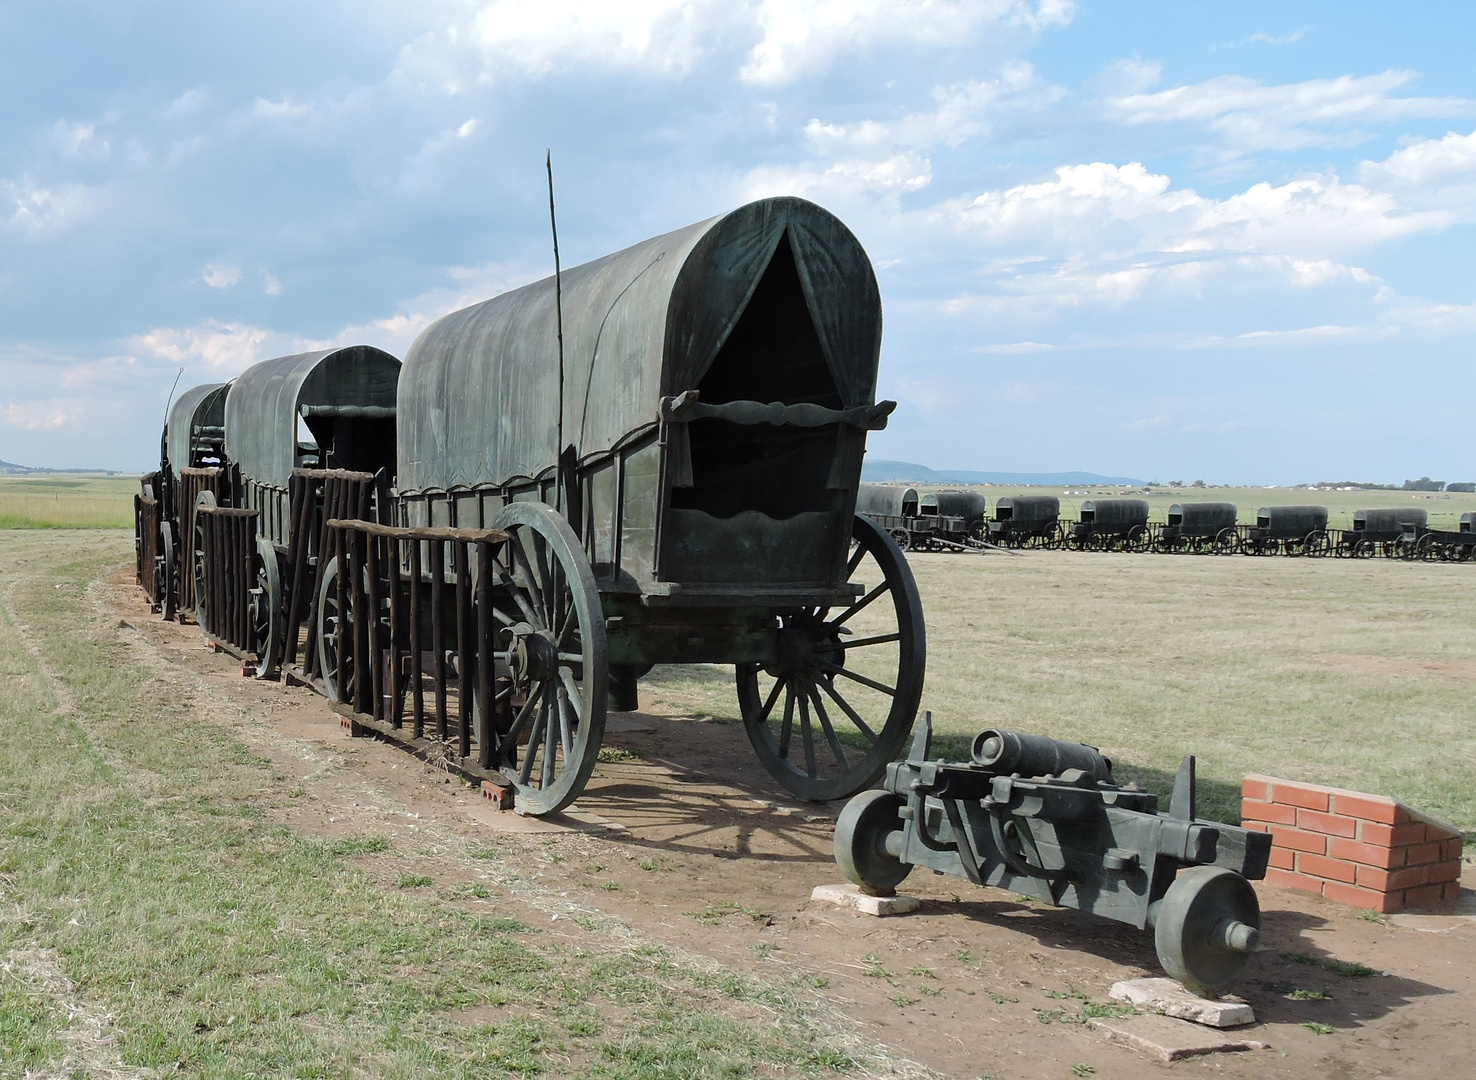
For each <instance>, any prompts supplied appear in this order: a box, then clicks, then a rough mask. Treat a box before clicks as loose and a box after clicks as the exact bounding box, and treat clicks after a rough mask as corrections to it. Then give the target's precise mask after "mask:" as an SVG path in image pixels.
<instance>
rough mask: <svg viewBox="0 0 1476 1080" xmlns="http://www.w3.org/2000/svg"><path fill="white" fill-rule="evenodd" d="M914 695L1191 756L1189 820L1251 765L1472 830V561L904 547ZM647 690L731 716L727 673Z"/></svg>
mask: <svg viewBox="0 0 1476 1080" xmlns="http://www.w3.org/2000/svg"><path fill="white" fill-rule="evenodd" d="M911 565H912V567H913V570H914V573H915V574H916V576H917V580H918V584H919V587H920V589H921V590H922V595H923V607H924V610H925V612H926V615H927V625H928V674H927V688H926V691H925V693H924V697H923V707H924V708H927V709H931V710H932V711H933V719H934V727H935V730H937V731H939V732H941V733H943V734H945V735H947V736H955V737H957V738H956V739H953V740H950V741H945V743H944V746H945V748H946V749H947V750H948V751H949V752H950V753H954V754H958V753H963V752H965V751H964V737H966V736H971V735H972V734H973V733H974V732H976V731H978V730H980V729H981V728H984V727H992V726H1000V727H1010V728H1017V729H1019V730H1023V731H1029V732H1039V733H1042V734H1047V735H1052V736H1055V737H1058V738H1063V739H1074V740H1081V741H1084V742H1088V743H1092V744H1093V745H1096V746H1099V747H1101V748H1102V749H1103V751H1104V752H1105V753H1107V754H1108V755H1109V756H1110V757H1111V758H1112V759H1113V760H1114V761H1115V762H1116V763H1117V772H1118V776H1119V778H1120V779H1122V778H1127V779H1137V780H1139V781H1141V782H1144V783H1146V784H1147V785H1148V786H1149V787H1150V789H1153V790H1158V791H1160V792H1164V791H1167V790H1168V789H1169V787H1170V786H1171V778H1172V774H1173V772H1174V770H1175V769H1176V768H1177V766H1178V764H1179V760H1180V757H1181V756H1182V755H1183V754H1186V753H1193V754H1195V755H1197V757H1198V760H1199V778H1200V796H1201V806H1202V812H1207V813H1209V814H1211V815H1213V816H1217V817H1219V818H1220V819H1222V820H1229V821H1235V820H1238V812H1239V805H1238V800H1239V784H1240V778H1241V777H1242V776H1243V775H1244V774H1246V773H1249V772H1265V773H1272V774H1275V775H1279V776H1286V777H1290V778H1295V779H1301V780H1309V781H1314V782H1318V783H1326V784H1334V785H1338V786H1344V787H1351V788H1355V789H1359V790H1364V791H1371V792H1377V793H1381V794H1387V795H1392V796H1396V797H1398V798H1401V799H1406V800H1408V801H1409V802H1410V803H1411V804H1413V805H1414V806H1416V807H1417V808H1420V809H1423V810H1425V811H1428V812H1431V813H1435V814H1440V815H1442V816H1444V817H1447V818H1450V819H1452V820H1454V821H1456V822H1457V823H1459V824H1461V825H1463V826H1467V827H1469V826H1472V825H1473V824H1476V697H1473V689H1476V682H1473V680H1476V622H1473V620H1472V619H1471V618H1470V615H1469V612H1470V610H1471V607H1472V604H1473V603H1476V567H1472V566H1469V565H1461V564H1425V563H1404V562H1396V561H1389V560H1381V559H1380V560H1348V559H1331V558H1328V559H1286V558H1264V559H1251V558H1246V557H1243V556H1238V555H1237V556H1230V557H1214V556H1205V557H1194V556H1168V555H1146V554H1139V555H1132V554H1102V553H1090V552H1085V553H1076V552H1066V551H1046V552H1026V553H1023V554H1020V555H1002V554H994V555H917V554H914V555H913V556H912V559H911ZM643 685H644V687H645V691H644V692H645V694H646V697H647V698H648V699H649V700H650V701H653V702H656V703H658V704H660V703H662V702H665V703H666V707H668V708H676V709H682V710H688V711H690V710H692V709H694V708H700V709H702V710H705V711H706V712H707V713H709V714H711V715H713V716H716V717H727V718H732V717H736V716H737V706H736V701H735V698H734V695H733V682H732V673H731V671H730V670H729V669H726V668H721V667H717V666H709V667H697V668H658V669H657V670H656V671H655V672H653V673H652V675H651V676H649V677H648V678H647V679H646V680H645V683H644V684H643Z"/></svg>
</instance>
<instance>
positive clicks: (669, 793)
mask: <svg viewBox="0 0 1476 1080" xmlns="http://www.w3.org/2000/svg"><path fill="white" fill-rule="evenodd" d="M98 595H99V596H100V597H101V600H102V602H103V603H104V604H105V605H106V606H107V609H108V610H109V611H110V612H111V613H113V614H115V615H117V616H118V617H119V618H120V619H121V620H123V621H124V623H125V625H124V626H122V627H120V632H121V633H127V634H129V635H130V636H132V635H133V634H134V633H137V635H138V636H139V638H141V639H142V641H143V642H144V643H146V644H147V645H149V646H151V647H152V648H153V649H154V650H156V651H157V653H158V655H159V657H160V658H161V659H162V660H164V661H165V662H166V663H168V664H173V665H177V666H179V667H181V668H185V669H188V670H189V671H191V672H194V673H196V674H197V675H198V676H200V677H202V678H203V679H204V680H205V681H206V683H207V684H208V685H209V686H210V687H212V688H213V689H215V690H218V691H219V692H220V693H221V694H223V695H225V696H226V697H227V698H228V699H229V700H230V701H232V702H234V703H236V704H238V705H240V706H241V707H242V708H244V709H245V710H246V711H248V712H249V713H250V714H251V715H252V716H254V717H256V718H257V719H259V720H260V721H261V722H263V723H264V724H266V725H269V727H270V728H271V729H273V730H274V731H275V732H276V734H277V735H278V736H279V737H278V738H276V739H274V740H272V742H271V744H270V746H268V747H267V748H266V749H265V750H263V748H262V747H261V746H257V747H255V749H257V751H258V752H262V753H264V754H265V756H268V757H270V758H271V760H272V761H273V762H274V764H275V765H276V767H277V768H278V769H279V770H280V772H281V773H282V774H283V778H284V780H286V781H287V782H288V784H289V786H291V787H293V788H294V790H293V791H292V792H291V797H286V798H283V797H279V795H278V793H264V795H263V799H264V801H265V802H266V804H267V806H268V813H269V814H270V815H272V816H274V817H275V818H277V819H278V820H280V821H282V822H284V823H285V824H288V825H290V826H291V827H292V828H294V829H297V830H299V831H301V832H304V833H308V834H313V835H327V836H343V835H354V836H362V835H369V834H385V833H386V827H387V826H386V818H385V814H384V808H385V807H386V806H392V807H394V808H395V809H396V811H397V812H402V813H399V817H398V819H399V820H404V821H410V822H414V821H423V822H426V823H431V822H434V823H436V824H437V825H438V826H440V827H441V828H443V829H447V830H451V831H454V832H455V833H457V834H459V835H461V836H463V837H466V838H468V839H469V840H470V841H471V842H473V843H474V844H476V845H478V846H480V847H483V848H486V849H490V850H491V851H493V852H495V853H496V855H497V856H498V858H499V860H500V861H501V862H502V863H503V864H505V865H506V866H508V867H510V868H511V869H512V870H513V871H514V872H515V873H518V874H521V875H522V876H523V877H525V878H529V879H532V880H534V881H536V882H538V883H539V884H540V885H542V886H543V887H544V888H546V889H553V890H555V891H556V892H558V893H559V894H560V895H564V894H567V896H568V897H569V898H570V900H571V901H575V902H577V903H578V904H580V905H583V906H585V907H588V908H595V909H598V910H599V911H602V912H604V913H606V914H608V915H610V916H613V917H615V918H617V919H619V920H621V921H623V922H625V923H627V924H628V925H629V926H631V927H632V928H633V929H634V930H636V931H637V932H638V933H640V934H641V935H642V936H644V937H646V938H649V939H654V940H657V941H661V942H664V943H667V944H670V945H672V946H676V947H679V948H682V949H684V950H687V951H689V952H693V953H698V954H703V955H706V956H708V957H710V958H712V959H713V960H715V961H718V962H719V963H721V964H723V965H725V966H727V967H729V968H732V969H736V970H739V971H743V972H746V973H750V974H752V975H754V976H756V977H759V978H762V979H766V980H769V981H771V982H774V983H779V984H785V985H791V986H793V985H795V984H796V983H800V984H803V985H807V986H810V987H813V988H818V989H819V990H820V991H821V993H822V994H824V995H825V996H826V997H827V998H828V999H829V1000H830V1001H831V1002H832V1003H833V1004H834V1005H835V1006H836V1007H837V1008H839V1009H840V1010H841V1011H843V1012H844V1013H845V1014H846V1015H848V1016H850V1017H852V1018H853V1019H854V1020H856V1021H857V1022H858V1024H859V1031H858V1034H860V1035H862V1036H863V1037H865V1038H868V1039H872V1040H875V1041H877V1042H880V1043H883V1044H886V1045H887V1046H889V1047H891V1048H892V1049H893V1050H894V1051H895V1052H896V1053H897V1054H899V1055H900V1056H902V1057H905V1058H909V1059H911V1060H913V1061H917V1062H919V1063H921V1064H923V1065H925V1066H927V1067H929V1068H931V1069H933V1070H936V1071H937V1072H939V1073H942V1074H944V1075H946V1076H950V1077H970V1078H971V1077H980V1076H991V1077H997V1078H1004V1077H1050V1076H1063V1077H1064V1076H1071V1075H1072V1066H1073V1065H1090V1066H1091V1067H1092V1069H1093V1070H1094V1073H1093V1075H1095V1076H1098V1077H1104V1078H1108V1077H1136V1076H1142V1075H1144V1074H1145V1073H1146V1072H1148V1071H1149V1070H1169V1071H1174V1072H1180V1073H1183V1072H1198V1071H1201V1070H1213V1071H1216V1072H1219V1073H1222V1074H1223V1075H1227V1076H1244V1077H1257V1078H1261V1077H1296V1078H1297V1080H1305V1078H1308V1077H1328V1076H1336V1077H1349V1078H1363V1077H1369V1078H1374V1077H1381V1076H1388V1077H1416V1076H1419V1077H1426V1076H1451V1077H1454V1076H1460V1075H1465V1070H1466V1069H1467V1068H1468V1067H1469V1053H1470V1046H1471V1045H1472V1033H1471V1027H1470V1025H1471V1020H1470V1014H1471V1006H1472V1003H1473V1001H1476V963H1473V961H1476V923H1473V922H1471V921H1467V920H1464V919H1458V918H1445V919H1438V920H1430V926H1429V927H1428V928H1426V929H1423V930H1416V929H1412V928H1406V927H1401V926H1392V925H1387V924H1384V923H1379V922H1371V921H1367V920H1365V919H1362V918H1359V917H1358V916H1357V913H1355V912H1353V911H1351V910H1350V909H1347V908H1343V907H1341V906H1339V905H1336V904H1332V903H1329V902H1326V901H1322V900H1320V899H1317V898H1312V897H1308V896H1305V895H1303V894H1299V893H1294V892H1288V891H1285V890H1281V889H1274V888H1269V887H1264V886H1261V887H1258V892H1259V893H1260V896H1261V903H1262V907H1263V909H1264V911H1265V929H1264V944H1263V949H1262V952H1261V953H1260V954H1258V955H1257V956H1256V957H1255V958H1254V960H1253V961H1252V963H1251V966H1250V968H1249V971H1248V972H1247V975H1246V977H1245V978H1244V979H1243V981H1242V983H1241V985H1240V987H1239V988H1238V989H1239V991H1240V993H1241V995H1242V996H1243V997H1244V998H1245V999H1246V1000H1247V1001H1249V1002H1250V1003H1251V1004H1252V1005H1253V1006H1254V1008H1255V1010H1256V1014H1257V1016H1258V1017H1259V1018H1260V1020H1261V1021H1262V1022H1261V1023H1260V1024H1259V1025H1258V1026H1257V1027H1256V1028H1255V1029H1254V1031H1253V1032H1252V1033H1251V1035H1250V1037H1252V1038H1255V1039H1259V1040H1261V1041H1263V1042H1266V1043H1268V1044H1269V1045H1270V1049H1268V1050H1261V1051H1251V1052H1245V1053H1238V1054H1220V1055H1215V1056H1211V1057H1207V1058H1200V1059H1191V1060H1188V1061H1184V1062H1181V1063H1177V1064H1175V1065H1172V1066H1163V1065H1158V1064H1156V1063H1154V1062H1152V1061H1151V1060H1150V1059H1148V1058H1147V1057H1145V1056H1142V1055H1141V1054H1139V1053H1137V1052H1135V1051H1133V1050H1130V1049H1127V1048H1125V1047H1123V1046H1120V1045H1117V1044H1114V1043H1111V1042H1109V1041H1107V1040H1105V1039H1104V1038H1103V1037H1102V1036H1101V1035H1099V1034H1098V1033H1096V1032H1094V1031H1091V1030H1089V1029H1088V1028H1087V1027H1085V1026H1083V1025H1081V1024H1078V1023H1075V1022H1072V1020H1073V1019H1074V1017H1075V1016H1076V1014H1077V1010H1078V1008H1079V1006H1080V1005H1081V1003H1082V1001H1081V996H1084V997H1085V998H1089V999H1090V1000H1092V1001H1095V1002H1104V1001H1106V1000H1107V990H1108V987H1109V986H1110V985H1111V983H1112V982H1114V981H1116V980H1118V979H1122V978H1130V977H1134V976H1139V975H1146V974H1158V971H1157V965H1156V961H1155V960H1154V956H1153V948H1152V942H1151V939H1150V937H1149V936H1148V935H1144V934H1140V933H1138V932H1136V931H1133V930H1131V929H1129V928H1126V927H1119V926H1117V925H1115V924H1111V923H1107V922H1104V921H1100V920H1095V919H1091V918H1082V917H1080V916H1077V915H1075V914H1073V913H1070V912H1065V911H1054V910H1048V909H1044V908H1043V907H1041V906H1040V905H1026V904H1021V903H1019V902H1017V900H1016V898H1015V897H1014V896H1013V894H1010V893H1005V892H1000V891H997V890H980V889H974V888H972V887H970V886H968V885H967V883H966V882H962V881H958V880H955V879H953V878H948V877H934V876H932V875H927V874H923V873H922V872H919V873H917V874H916V875H915V876H914V877H912V878H909V879H908V881H907V882H906V884H905V885H904V886H903V890H904V891H906V892H909V893H912V894H914V895H917V896H919V897H920V898H921V899H922V900H923V905H922V908H921V910H920V911H918V912H917V913H915V914H913V915H909V916H906V917H902V918H894V919H887V920H876V919H870V918H866V917H864V916H860V915H857V914H854V913H850V912H847V911H843V910H839V909H835V908H831V907H828V906H822V905H816V904H812V903H810V902H809V895H810V890H811V889H812V888H813V887H814V886H815V885H818V884H823V883H828V882H834V881H836V880H838V874H837V872H836V869H835V866H834V864H833V862H832V860H831V855H830V830H831V825H832V823H833V821H834V818H835V814H836V813H837V812H838V810H839V805H838V804H837V805H832V806H819V807H816V806H806V805H802V804H797V803H793V802H791V801H789V800H787V799H785V798H783V797H781V796H779V795H778V794H777V792H776V790H775V788H774V787H773V786H772V785H771V783H770V782H769V780H768V777H767V775H766V774H765V773H764V772H763V770H762V769H761V768H760V767H759V766H758V765H757V763H756V762H755V761H754V759H753V754H752V750H751V749H750V747H749V745H748V742H747V739H746V738H745V736H744V734H743V732H742V730H741V728H738V727H736V726H733V725H728V724H719V723H714V722H698V721H695V720H692V719H687V718H681V717H668V716H655V715H649V714H644V713H634V714H623V715H619V716H612V718H611V722H610V729H609V732H608V734H607V736H606V742H605V745H606V746H607V747H613V748H627V749H629V750H631V751H634V752H636V753H637V754H638V755H639V757H635V756H634V755H632V759H631V760H624V761H618V762H609V763H602V764H601V765H600V767H599V768H598V769H597V771H596V773H595V777H594V780H593V781H592V783H591V784H590V786H589V788H588V790H587V792H586V794H585V795H584V796H583V797H582V798H581V799H580V801H579V803H578V804H577V805H576V809H575V811H574V812H573V813H571V814H568V815H561V816H560V817H559V818H557V819H556V820H544V821H539V820H532V819H526V818H521V817H518V816H517V815H515V814H512V813H501V812H497V811H495V810H493V809H492V808H491V806H490V804H488V803H486V802H485V801H484V800H482V799H481V798H480V797H479V796H478V795H477V794H476V793H475V792H474V791H473V790H472V789H470V788H468V787H467V786H466V785H465V784H464V783H460V782H457V781H454V780H452V779H451V778H449V777H447V776H446V775H445V774H444V773H439V772H437V771H435V770H433V769H432V768H430V767H429V766H426V765H424V764H422V763H421V762H419V761H417V760H416V759H414V758H412V757H411V756H409V755H408V754H406V753H405V752H404V751H402V750H400V749H398V748H396V747H393V746H390V745H387V744H384V743H381V742H378V741H374V740H370V739H353V738H350V737H349V735H348V733H347V732H346V731H344V730H343V729H342V728H341V727H340V726H339V723H338V718H337V717H336V716H335V715H334V714H332V713H330V712H329V711H328V710H327V708H326V707H325V705H324V703H323V702H322V700H321V699H320V698H318V697H317V696H316V695H314V694H313V693H311V692H310V691H308V690H305V689H302V688H293V689H289V688H286V687H283V686H281V685H279V684H276V683H265V682H259V681H256V680H253V679H246V678H242V677H241V674H240V664H239V663H238V662H236V661H234V660H232V659H231V658H230V657H229V656H225V655H222V654H216V653H214V652H213V651H211V650H209V649H208V648H206V647H204V646H203V645H202V642H201V638H200V636H199V633H198V631H197V630H195V629H194V628H193V627H182V626H178V625H174V624H165V623H162V622H161V621H159V619H158V618H157V616H150V615H149V614H148V612H147V608H146V606H145V605H144V603H143V601H142V598H141V597H140V596H139V593H138V590H137V589H136V588H135V587H134V586H133V584H132V581H131V579H130V580H125V579H124V577H122V576H119V577H117V578H115V579H113V580H112V581H111V582H109V583H108V584H107V585H106V586H104V587H103V588H102V589H101V590H100V592H99V593H98ZM204 719H205V720H206V721H207V722H208V721H209V719H210V718H209V716H208V715H207V716H206V717H204ZM325 761H327V762H328V763H329V764H327V765H325V764H323V762H325ZM406 815H408V817H407V816H406ZM415 827H416V826H415V825H414V824H410V825H407V826H404V828H406V829H410V830H413V829H414V828H415ZM407 835H408V836H409V837H410V838H412V839H413V837H414V835H415V834H414V832H413V831H412V832H409V833H407ZM365 866H366V867H367V868H368V869H369V870H370V872H371V873H374V874H376V875H383V877H384V879H385V880H386V882H387V883H393V881H394V880H395V878H396V877H398V876H399V875H401V874H404V873H415V874H425V875H427V876H429V877H431V878H432V879H433V880H436V881H438V882H440V881H447V880H450V879H451V877H452V876H453V874H454V873H459V872H460V871H453V870H452V868H451V867H450V866H449V865H445V864H443V863H442V856H441V855H439V854H438V853H437V851H436V850H435V849H434V847H429V848H419V849H417V848H416V846H415V845H414V844H413V843H404V844H402V843H398V842H397V843H396V844H395V846H394V847H393V849H392V853H391V854H388V855H380V856H374V857H372V858H369V859H366V860H365ZM1465 883H1466V885H1467V887H1468V888H1470V887H1472V886H1476V877H1473V871H1472V869H1471V868H1470V867H1468V869H1467V876H1466V879H1465ZM508 899H509V901H511V899H512V898H508ZM479 902H480V901H479ZM485 902H487V903H499V902H500V901H499V900H498V899H497V897H496V895H495V894H494V895H493V897H492V898H491V899H490V900H488V901H485ZM511 913H512V912H510V914H511ZM1287 954H1300V955H1302V956H1304V957H1315V958H1334V959H1337V960H1343V961H1358V962H1361V963H1364V964H1367V965H1369V966H1371V967H1374V968H1376V969H1379V970H1381V971H1385V972H1387V974H1386V975H1383V976H1380V977H1373V978H1361V979H1360V978H1348V977H1345V976H1341V975H1338V974H1334V973H1332V972H1329V971H1326V970H1324V969H1322V968H1320V967H1317V966H1315V965H1310V964H1306V963H1297V962H1293V961H1291V960H1288V959H1286V956H1287ZM1289 987H1297V988H1302V989H1312V990H1325V991H1328V992H1329V993H1330V994H1331V995H1332V998H1331V1000H1292V999H1291V998H1289V997H1288V996H1286V991H1287V989H1288V988H1289ZM1307 1021H1314V1022H1318V1023H1320V1024H1325V1025H1330V1026H1331V1027H1332V1028H1333V1029H1334V1031H1333V1033H1332V1034H1329V1035H1322V1034H1317V1033H1316V1032H1314V1031H1313V1030H1310V1029H1308V1028H1306V1027H1304V1026H1302V1025H1303V1023H1304V1022H1307ZM1079 1075H1084V1073H1079Z"/></svg>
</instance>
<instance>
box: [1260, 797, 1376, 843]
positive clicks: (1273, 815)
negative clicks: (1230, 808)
mask: <svg viewBox="0 0 1476 1080" xmlns="http://www.w3.org/2000/svg"><path fill="white" fill-rule="evenodd" d="M1310 812H1311V811H1309V813H1310ZM1248 821H1269V822H1273V823H1275V824H1277V825H1295V824H1296V823H1297V808H1296V807H1295V806H1283V805H1282V804H1281V803H1272V802H1252V801H1251V800H1250V799H1245V800H1242V802H1241V804H1240V823H1241V825H1245V824H1246V822H1248ZM1348 835H1349V836H1351V835H1353V834H1352V833H1349V834H1348Z"/></svg>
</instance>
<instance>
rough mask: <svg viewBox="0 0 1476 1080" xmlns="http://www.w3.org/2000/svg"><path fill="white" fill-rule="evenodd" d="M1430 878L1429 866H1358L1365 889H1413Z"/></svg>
mask: <svg viewBox="0 0 1476 1080" xmlns="http://www.w3.org/2000/svg"><path fill="white" fill-rule="evenodd" d="M1429 880H1430V868H1429V867H1428V866H1405V867H1402V868H1400V869H1398V870H1380V869H1378V868H1377V867H1373V866H1360V867H1359V868H1358V884H1359V886H1360V887H1361V888H1364V889H1377V890H1379V892H1396V891H1398V890H1399V889H1411V888H1414V887H1415V886H1417V885H1423V884H1425V882H1427V881H1429Z"/></svg>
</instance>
